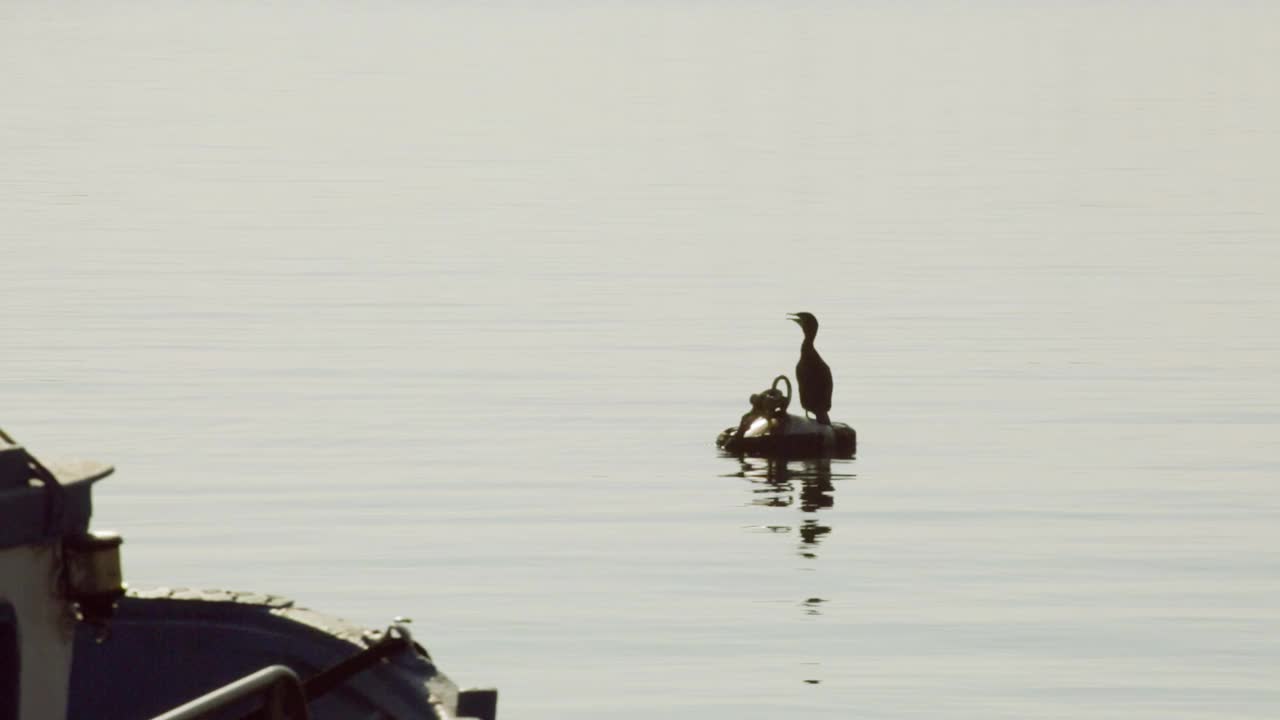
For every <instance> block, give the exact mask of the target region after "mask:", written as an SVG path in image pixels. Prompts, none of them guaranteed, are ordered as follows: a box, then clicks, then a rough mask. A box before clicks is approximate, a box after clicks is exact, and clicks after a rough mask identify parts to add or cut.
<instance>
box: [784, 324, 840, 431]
mask: <svg viewBox="0 0 1280 720" xmlns="http://www.w3.org/2000/svg"><path fill="white" fill-rule="evenodd" d="M789 319H790V320H792V321H793V322H795V323H796V324H797V325H799V326H800V328H801V329H802V330H804V342H803V343H801V345H800V362H798V363H796V382H797V383H799V385H800V406H801V407H803V408H804V409H805V410H807V411H809V412H812V413H813V414H814V416H815V417H816V418H817V419H818V422H820V423H822V424H823V425H830V424H831V416H829V415H828V414H827V413H828V412H829V411H830V410H831V388H832V387H833V385H832V382H831V368H829V367H827V364H826V363H825V362H823V361H822V356H821V355H819V354H818V351H817V350H816V349H814V347H813V338H814V337H816V336H817V335H818V318H816V317H814V316H813V315H812V314H811V313H807V312H802V313H791V317H790V318H789Z"/></svg>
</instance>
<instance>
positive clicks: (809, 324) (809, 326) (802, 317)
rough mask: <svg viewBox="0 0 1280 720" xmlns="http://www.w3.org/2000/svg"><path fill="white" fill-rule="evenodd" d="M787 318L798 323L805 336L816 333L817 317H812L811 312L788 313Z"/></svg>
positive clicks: (811, 335)
mask: <svg viewBox="0 0 1280 720" xmlns="http://www.w3.org/2000/svg"><path fill="white" fill-rule="evenodd" d="M787 319H788V320H790V321H791V322H794V323H795V324H797V325H799V326H800V328H801V329H802V330H804V336H805V337H809V338H811V337H813V336H814V335H817V334H818V318H816V317H814V316H813V313H807V312H798V313H788V314H787Z"/></svg>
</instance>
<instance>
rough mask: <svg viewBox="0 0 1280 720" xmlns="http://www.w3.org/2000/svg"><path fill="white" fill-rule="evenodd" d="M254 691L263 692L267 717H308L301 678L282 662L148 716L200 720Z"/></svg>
mask: <svg viewBox="0 0 1280 720" xmlns="http://www.w3.org/2000/svg"><path fill="white" fill-rule="evenodd" d="M254 695H262V696H263V698H264V700H265V702H264V703H263V716H264V717H265V718H267V719H268V720H286V718H287V719H288V720H310V717H311V713H310V712H308V711H307V699H306V695H305V694H304V693H303V691H302V681H301V680H299V679H298V676H297V675H296V674H295V673H294V672H293V671H292V670H290V669H289V668H287V667H285V666H284V665H271V666H269V667H265V668H262V669H261V670H259V671H257V672H255V673H253V674H252V675H246V676H244V677H242V678H240V679H239V680H236V681H235V682H233V683H229V684H227V685H223V686H222V687H220V688H218V689H217V690H214V691H212V692H209V693H206V694H204V695H201V696H200V697H198V698H196V699H195V700H192V701H191V702H189V703H184V704H182V705H179V706H178V707H176V708H174V709H172V710H170V711H168V712H166V713H164V714H163V715H157V716H156V717H155V718H152V720H200V718H205V717H208V716H209V715H210V714H212V713H214V712H217V711H218V710H222V709H224V708H226V707H227V706H229V705H232V704H234V703H236V702H239V701H241V700H244V699H246V698H250V697H253V696H254Z"/></svg>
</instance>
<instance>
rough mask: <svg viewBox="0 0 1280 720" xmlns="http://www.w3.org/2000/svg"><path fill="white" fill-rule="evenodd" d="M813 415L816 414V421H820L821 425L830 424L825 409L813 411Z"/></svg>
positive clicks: (829, 418)
mask: <svg viewBox="0 0 1280 720" xmlns="http://www.w3.org/2000/svg"><path fill="white" fill-rule="evenodd" d="M814 415H816V416H817V418H818V422H820V423H822V424H823V425H830V424H831V416H830V415H828V414H827V411H826V410H821V411H819V412H816V413H814Z"/></svg>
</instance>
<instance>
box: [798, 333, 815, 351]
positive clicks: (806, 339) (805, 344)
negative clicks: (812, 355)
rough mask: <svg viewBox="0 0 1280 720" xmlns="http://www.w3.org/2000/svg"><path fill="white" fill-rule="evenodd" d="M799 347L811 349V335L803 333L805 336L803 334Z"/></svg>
mask: <svg viewBox="0 0 1280 720" xmlns="http://www.w3.org/2000/svg"><path fill="white" fill-rule="evenodd" d="M800 349H801V350H812V349H813V336H812V335H805V336H804V342H802V343H800Z"/></svg>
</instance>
